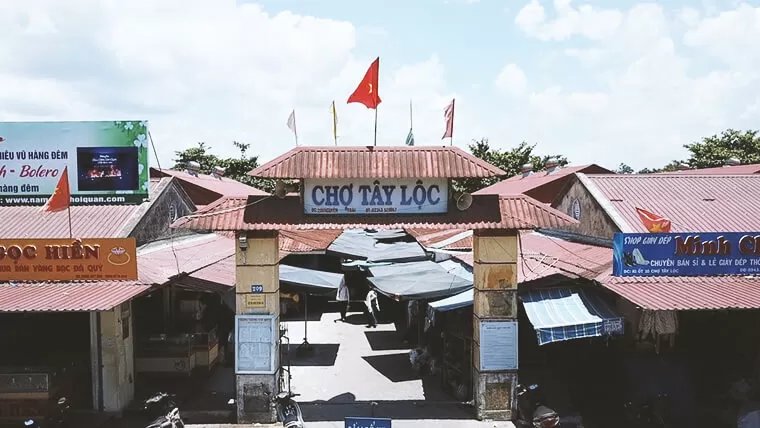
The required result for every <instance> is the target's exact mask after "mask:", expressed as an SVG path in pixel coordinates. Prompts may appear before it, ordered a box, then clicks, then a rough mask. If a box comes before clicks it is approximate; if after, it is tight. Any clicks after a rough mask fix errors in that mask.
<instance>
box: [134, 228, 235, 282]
mask: <svg viewBox="0 0 760 428" xmlns="http://www.w3.org/2000/svg"><path fill="white" fill-rule="evenodd" d="M235 245H236V243H235V240H234V239H232V238H229V237H225V236H218V235H214V234H211V235H208V236H201V237H193V238H190V239H182V240H178V241H177V242H175V243H172V242H171V241H162V242H160V243H153V244H149V245H147V246H143V247H140V249H138V251H137V272H138V276H139V279H140V281H141V282H143V283H146V284H164V283H166V282H168V281H169V280H170V279H172V278H173V277H175V276H177V275H180V274H188V273H192V272H195V271H197V270H199V269H202V268H204V267H206V266H209V265H212V264H215V263H218V262H219V261H221V260H224V259H227V258H230V259H231V258H233V256H234V255H235ZM232 273H233V276H234V273H235V267H234V263H233V266H232Z"/></svg>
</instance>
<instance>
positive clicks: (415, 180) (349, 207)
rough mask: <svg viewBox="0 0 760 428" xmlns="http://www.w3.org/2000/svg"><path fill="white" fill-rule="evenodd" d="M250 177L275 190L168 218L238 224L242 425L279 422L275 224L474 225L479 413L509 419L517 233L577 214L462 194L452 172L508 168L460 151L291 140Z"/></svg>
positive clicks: (211, 226) (230, 227) (204, 225)
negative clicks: (275, 403) (275, 402)
mask: <svg viewBox="0 0 760 428" xmlns="http://www.w3.org/2000/svg"><path fill="white" fill-rule="evenodd" d="M250 175H252V176H255V177H261V178H269V179H276V180H278V186H277V192H276V194H275V195H271V196H249V197H248V198H247V199H245V200H242V201H241V200H239V199H238V200H234V199H223V200H220V201H218V202H216V203H214V204H212V205H210V206H208V207H207V208H206V209H205V210H204V211H203V212H201V213H198V214H195V215H191V216H188V217H186V218H183V219H180V220H179V221H178V222H177V223H176V224H175V227H180V228H189V229H195V230H219V231H222V230H223V231H235V232H236V236H237V242H238V245H237V251H236V256H235V258H236V298H237V299H236V312H237V314H238V316H237V324H238V325H237V326H236V339H235V340H236V351H235V360H236V385H237V411H238V422H240V423H252V422H260V423H267V422H273V421H275V414H274V410H273V408H272V406H271V405H270V403H269V397H271V396H272V394H273V393H276V391H277V387H278V378H277V376H278V371H277V368H278V367H279V357H280V352H279V348H278V341H279V335H280V334H279V312H280V289H279V284H280V280H279V278H280V276H279V260H280V254H279V248H280V246H279V231H281V230H325V229H330V230H342V229H406V228H417V229H468V230H473V256H474V265H473V275H474V299H473V349H472V359H471V360H472V362H473V363H472V366H473V367H472V377H473V384H474V390H473V396H474V397H473V398H474V402H475V410H476V415H475V416H476V417H477V418H478V419H495V420H506V419H511V416H512V405H513V400H512V395H513V394H512V393H513V390H514V386H515V384H516V383H517V368H518V361H517V359H518V358H517V347H516V346H505V345H506V344H508V343H516V335H517V262H518V256H519V243H518V230H520V229H535V228H549V227H562V226H566V225H570V224H572V223H574V220H572V219H571V218H569V217H568V216H566V215H564V214H562V213H560V212H558V211H556V210H553V209H551V208H548V207H546V206H544V205H543V204H541V203H540V202H538V201H536V200H534V199H531V198H529V197H526V196H524V195H519V196H510V197H504V196H496V195H476V196H471V195H462V194H457V193H456V192H454V191H453V190H452V189H451V187H452V186H451V180H456V179H466V178H485V177H497V176H504V175H506V174H505V172H504V171H502V170H500V169H498V168H496V167H494V166H493V165H490V164H488V163H486V162H484V161H482V160H481V159H478V158H475V157H474V156H472V155H470V154H468V153H465V152H463V151H462V150H460V149H458V148H456V147H298V148H296V149H293V150H291V151H290V152H288V153H286V154H284V155H282V156H280V157H278V158H276V159H274V160H273V161H271V162H269V163H267V164H264V165H262V166H261V167H259V168H256V169H255V170H253V171H251V172H250ZM282 180H297V181H298V182H297V185H295V186H294V185H293V182H291V183H286V182H285V181H282ZM291 186H292V187H291ZM293 190H298V191H297V193H296V192H293ZM289 192H290V193H289ZM328 398H329V397H328Z"/></svg>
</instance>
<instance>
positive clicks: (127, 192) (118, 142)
mask: <svg viewBox="0 0 760 428" xmlns="http://www.w3.org/2000/svg"><path fill="white" fill-rule="evenodd" d="M65 168H68V174H69V176H68V180H69V188H70V189H71V204H72V205H112V204H139V203H141V202H142V201H143V200H144V199H145V198H147V197H148V182H149V177H148V128H147V123H146V122H144V121H121V122H0V205H44V204H45V202H46V201H47V199H48V198H49V197H50V195H52V194H53V191H54V190H55V186H56V185H57V184H58V180H59V179H60V176H61V174H63V171H64V169H65Z"/></svg>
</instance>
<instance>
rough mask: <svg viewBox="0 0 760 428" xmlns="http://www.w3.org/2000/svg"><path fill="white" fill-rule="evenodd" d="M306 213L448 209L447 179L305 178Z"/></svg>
mask: <svg viewBox="0 0 760 428" xmlns="http://www.w3.org/2000/svg"><path fill="white" fill-rule="evenodd" d="M303 193H304V213H306V214H365V215H366V214H373V215H374V214H440V213H445V212H447V211H448V202H449V201H448V199H449V198H448V195H449V186H448V181H447V180H445V179H424V180H421V179H420V180H415V179H382V180H373V179H345V180H304V186H303Z"/></svg>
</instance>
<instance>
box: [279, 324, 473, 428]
mask: <svg viewBox="0 0 760 428" xmlns="http://www.w3.org/2000/svg"><path fill="white" fill-rule="evenodd" d="M338 318H339V315H338V314H335V313H325V314H323V315H322V316H321V320H320V321H311V322H309V325H308V341H309V343H310V344H311V345H312V347H313V349H314V355H313V356H309V357H299V356H297V353H296V352H295V349H294V348H297V346H298V345H299V344H300V343H301V342H302V341H303V337H304V323H303V322H302V321H301V322H299V321H290V322H287V323H286V324H287V326H288V335H289V336H290V340H291V343H292V344H291V353H290V355H291V365H292V373H293V380H292V388H293V390H294V392H297V393H299V394H301V395H300V397H298V400H299V403H300V404H301V408H302V410H303V413H304V419H305V420H306V421H310V422H317V421H319V422H330V421H342V420H343V418H344V417H346V416H371V415H373V414H374V415H375V416H378V417H388V418H392V419H393V420H394V423H395V421H401V420H418V421H419V420H423V419H431V420H433V419H435V420H451V421H456V422H458V423H464V422H465V421H467V420H472V419H473V417H474V416H473V413H472V408H471V407H469V406H466V405H463V404H461V403H458V402H456V401H455V400H454V398H453V397H451V396H449V395H447V394H445V393H443V392H442V391H441V390H440V387H439V385H440V381H439V380H437V379H436V378H429V379H428V378H426V379H424V380H423V379H420V377H419V376H417V374H416V373H415V372H414V371H413V370H412V368H411V364H410V362H409V348H408V346H406V345H405V344H404V343H403V342H402V341H401V340H400V339H399V338H398V337H397V335H396V332H395V329H394V327H393V325H392V324H381V325H378V326H377V328H367V327H366V325H365V322H366V320H365V318H364V316H363V315H361V314H358V313H357V314H349V316H348V322H345V323H344V322H340V321H338V322H335V320H337V319H338ZM340 423H342V422H340ZM325 426H333V425H325ZM452 426H454V425H452ZM456 426H465V425H456Z"/></svg>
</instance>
